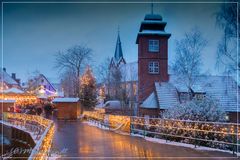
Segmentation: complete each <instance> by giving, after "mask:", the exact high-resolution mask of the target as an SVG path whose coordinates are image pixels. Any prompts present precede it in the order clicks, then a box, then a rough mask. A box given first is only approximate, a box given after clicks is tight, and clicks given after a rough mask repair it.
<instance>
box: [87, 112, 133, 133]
mask: <svg viewBox="0 0 240 160" xmlns="http://www.w3.org/2000/svg"><path fill="white" fill-rule="evenodd" d="M83 116H84V118H86V119H87V120H90V121H93V122H97V123H99V124H100V125H102V126H104V127H108V128H109V130H113V131H120V132H127V133H130V117H129V116H121V115H110V114H104V113H101V112H98V111H84V113H83Z"/></svg>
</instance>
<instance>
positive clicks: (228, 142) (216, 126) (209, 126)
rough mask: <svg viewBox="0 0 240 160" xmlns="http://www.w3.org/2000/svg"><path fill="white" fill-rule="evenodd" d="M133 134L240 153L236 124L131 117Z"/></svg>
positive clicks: (239, 131) (238, 130) (239, 128)
mask: <svg viewBox="0 0 240 160" xmlns="http://www.w3.org/2000/svg"><path fill="white" fill-rule="evenodd" d="M130 123H131V133H136V134H141V135H143V136H148V137H155V138H161V139H166V140H169V141H176V142H183V143H189V144H193V145H195V146H206V147H212V148H218V149H223V150H231V151H233V152H235V151H238V152H239V146H240V145H239V144H240V142H239V138H240V127H239V125H238V124H236V123H220V122H201V121H190V120H174V119H161V118H144V117H131V122H130Z"/></svg>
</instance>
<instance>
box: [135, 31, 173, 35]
mask: <svg viewBox="0 0 240 160" xmlns="http://www.w3.org/2000/svg"><path fill="white" fill-rule="evenodd" d="M138 34H139V35H162V36H164V35H165V36H170V35H171V34H170V33H166V32H165V31H160V30H142V31H141V32H139V33H138Z"/></svg>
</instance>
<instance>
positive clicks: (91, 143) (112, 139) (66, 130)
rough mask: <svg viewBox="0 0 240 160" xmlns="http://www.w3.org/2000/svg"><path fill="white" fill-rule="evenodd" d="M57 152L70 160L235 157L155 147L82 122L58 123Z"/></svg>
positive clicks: (166, 146) (54, 145) (193, 150)
mask: <svg viewBox="0 0 240 160" xmlns="http://www.w3.org/2000/svg"><path fill="white" fill-rule="evenodd" d="M53 148H54V149H55V150H58V151H60V150H63V149H64V148H66V149H67V150H65V151H66V154H65V155H64V156H66V157H76V158H77V157H82V158H84V157H85V158H87V157H89V158H94V159H95V158H97V157H98V158H100V157H102V159H106V157H108V158H109V159H116V158H122V159H126V158H127V157H129V158H133V157H134V158H135V159H138V157H142V159H144V157H168V159H176V158H177V159H186V157H195V158H194V159H195V160H196V159H198V158H196V157H202V158H201V160H202V159H203V157H206V159H209V158H207V157H218V158H216V159H226V157H231V156H232V154H228V153H224V152H213V151H199V150H195V149H191V148H185V147H178V146H173V145H166V144H159V143H153V142H149V141H146V140H144V139H143V138H139V137H130V136H128V135H120V134H117V133H114V132H111V131H107V130H102V129H99V128H97V127H93V126H89V125H88V124H86V123H82V122H79V121H75V122H64V121H58V122H56V132H55V137H54V141H53ZM104 157H105V158H104ZM169 157H172V158H169ZM219 157H222V158H219ZM62 159H64V158H62ZM139 159H140V158H139ZM148 159H151V158H148ZM199 159H200V158H199ZM204 159H205V158H204Z"/></svg>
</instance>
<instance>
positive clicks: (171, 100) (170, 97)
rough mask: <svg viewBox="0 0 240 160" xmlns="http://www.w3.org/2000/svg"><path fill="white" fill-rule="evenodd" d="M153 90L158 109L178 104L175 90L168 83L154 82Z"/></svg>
mask: <svg viewBox="0 0 240 160" xmlns="http://www.w3.org/2000/svg"><path fill="white" fill-rule="evenodd" d="M155 89H156V93H157V98H158V104H159V107H160V109H168V108H169V107H172V106H175V105H176V104H178V96H177V92H176V88H175V87H174V86H173V85H172V84H171V83H168V82H161V83H158V82H155Z"/></svg>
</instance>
